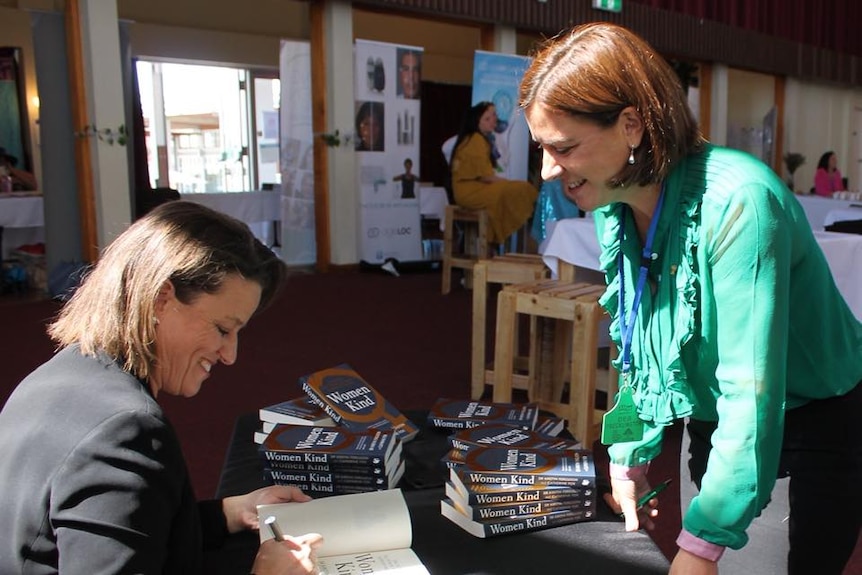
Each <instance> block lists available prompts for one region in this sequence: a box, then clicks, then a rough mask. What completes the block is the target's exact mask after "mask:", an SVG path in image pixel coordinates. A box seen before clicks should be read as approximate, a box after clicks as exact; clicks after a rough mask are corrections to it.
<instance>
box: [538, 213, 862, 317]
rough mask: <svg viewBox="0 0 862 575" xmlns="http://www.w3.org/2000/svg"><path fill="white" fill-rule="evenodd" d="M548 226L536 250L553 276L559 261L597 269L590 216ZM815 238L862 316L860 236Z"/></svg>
mask: <svg viewBox="0 0 862 575" xmlns="http://www.w3.org/2000/svg"><path fill="white" fill-rule="evenodd" d="M548 227H549V231H548V237H547V238H546V239H545V241H544V242H543V243H542V245H541V246H540V248H539V251H540V252H541V254H542V259H543V260H544V261H545V265H547V266H548V268H550V270H551V272H552V273H553V274H554V276H555V277H556V275H557V274H558V273H559V270H560V263H561V262H563V263H567V264H571V265H574V266H577V267H579V268H585V269H588V270H598V269H599V254H600V249H599V241H598V238H597V237H596V225H595V222H594V221H593V220H592V219H588V218H571V219H565V220H558V221H556V222H552V223H551V224H549V226H548ZM814 237H815V238H816V239H817V243H818V244H819V245H820V249H821V250H823V254H824V255H825V256H826V261H827V262H828V263H829V269H830V271H831V272H832V277H833V278H835V284H836V285H837V286H838V290H839V291H840V292H841V295H843V296H844V300H845V301H846V302H847V305H848V306H850V309H851V310H852V311H853V314H854V315H855V316H856V317H857V318H859V319H862V235H857V234H838V233H834V232H825V231H815V232H814ZM586 281H589V280H586Z"/></svg>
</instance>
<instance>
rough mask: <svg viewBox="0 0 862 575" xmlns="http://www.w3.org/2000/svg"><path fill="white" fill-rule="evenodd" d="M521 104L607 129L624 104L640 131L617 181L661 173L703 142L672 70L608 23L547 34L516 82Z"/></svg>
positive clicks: (647, 179)
mask: <svg viewBox="0 0 862 575" xmlns="http://www.w3.org/2000/svg"><path fill="white" fill-rule="evenodd" d="M519 103H520V105H521V107H523V108H529V107H530V106H532V105H533V104H536V103H541V104H543V105H545V106H547V107H549V108H551V109H553V110H557V111H560V112H563V113H566V114H571V115H572V116H577V117H579V118H583V119H587V120H590V121H593V122H595V123H596V124H598V125H599V126H603V127H610V126H612V125H613V124H614V123H615V122H616V121H617V119H618V118H619V115H620V113H622V111H623V110H624V109H625V108H627V107H629V106H632V107H634V109H635V110H636V111H637V113H638V114H639V115H640V117H641V119H642V120H643V123H644V129H645V134H644V135H645V137H644V139H643V141H642V142H641V145H640V146H638V148H637V149H636V150H635V151H634V154H635V159H636V162H635V163H634V164H633V165H628V164H627V165H626V166H625V167H624V168H623V170H622V171H621V172H620V173H619V174H618V176H617V177H616V178H615V183H616V184H617V185H630V184H634V183H636V184H638V185H642V186H643V185H647V184H651V183H655V182H659V181H661V180H663V179H665V178H666V177H667V175H668V173H669V172H670V169H671V167H672V166H673V165H674V164H676V163H677V162H678V161H679V160H680V159H681V158H683V157H685V156H686V155H688V154H690V153H692V152H695V151H697V150H698V149H700V148H701V146H702V145H703V143H704V141H705V140H704V138H703V136H702V135H701V134H700V131H699V129H698V127H697V122H696V121H695V119H694V116H693V115H692V113H691V110H690V109H689V107H688V102H687V100H686V96H685V92H684V90H683V87H682V85H681V82H680V80H679V78H678V77H677V75H676V73H675V72H674V71H673V69H672V68H671V67H670V65H669V64H668V63H667V62H666V61H665V59H664V58H662V56H661V55H659V54H657V53H656V52H655V50H653V49H652V47H651V46H650V45H649V44H647V43H646V42H645V41H644V40H643V39H641V38H640V37H638V36H637V35H635V34H634V33H633V32H631V31H629V30H627V29H625V28H623V27H621V26H617V25H614V24H609V23H592V24H585V25H582V26H578V27H576V28H574V29H573V30H572V31H571V32H569V33H567V34H565V35H561V36H558V37H556V38H552V39H550V40H548V41H547V42H546V43H545V44H544V45H543V46H542V47H540V49H539V51H538V53H537V54H536V55H535V57H534V59H533V61H532V63H531V65H530V67H529V68H528V69H527V72H526V73H525V74H524V78H523V80H522V82H521V87H520V95H519Z"/></svg>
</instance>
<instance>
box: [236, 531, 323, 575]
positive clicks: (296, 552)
mask: <svg viewBox="0 0 862 575" xmlns="http://www.w3.org/2000/svg"><path fill="white" fill-rule="evenodd" d="M322 543H323V537H322V536H321V535H319V534H317V533H308V534H306V535H301V536H299V537H291V536H290V535H284V536H283V537H282V539H281V541H278V540H276V539H267V540H266V541H264V542H263V543H261V545H260V549H258V552H257V557H255V560H254V566H253V567H252V573H254V575H270V574H273V575H274V574H276V573H277V574H279V575H317V573H318V569H317V552H316V550H317V548H318V547H320V545H321V544H322Z"/></svg>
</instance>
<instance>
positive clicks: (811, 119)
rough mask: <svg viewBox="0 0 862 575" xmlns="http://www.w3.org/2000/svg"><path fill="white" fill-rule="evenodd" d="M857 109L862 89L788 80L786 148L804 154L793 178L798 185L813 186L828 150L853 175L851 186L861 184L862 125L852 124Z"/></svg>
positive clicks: (842, 168)
mask: <svg viewBox="0 0 862 575" xmlns="http://www.w3.org/2000/svg"><path fill="white" fill-rule="evenodd" d="M854 108H862V90H858V89H857V90H849V89H837V88H835V87H833V86H827V85H823V84H812V83H806V82H800V81H798V80H794V79H792V78H791V79H789V80H788V81H787V89H786V96H785V114H784V150H785V152H799V153H801V154H802V155H804V156H805V163H804V164H803V165H802V166H801V167H800V168H799V169H798V170H797V171H796V174H795V178H794V179H795V181H796V183H797V187H798V188H800V189H803V190H806V191H807V190H808V189H810V188H811V187H812V186H813V185H814V172H815V170H816V169H817V161H818V160H819V159H820V156H821V154H823V152H826V151H828V150H832V151H834V152H835V153H836V155H837V156H838V169H839V170H841V172H842V173H843V174H844V175H845V176H847V177H848V178H850V180H851V181H850V187H851V188H857V189H858V188H859V187H860V184H862V182H859V181H858V174H857V166H858V162H857V158H859V157H860V149H859V145H858V144H857V143H856V137H855V131H857V130H859V129H860V127H859V126H853V122H854V121H855V117H856V115H855V114H854V113H853V111H854ZM854 180H855V181H854Z"/></svg>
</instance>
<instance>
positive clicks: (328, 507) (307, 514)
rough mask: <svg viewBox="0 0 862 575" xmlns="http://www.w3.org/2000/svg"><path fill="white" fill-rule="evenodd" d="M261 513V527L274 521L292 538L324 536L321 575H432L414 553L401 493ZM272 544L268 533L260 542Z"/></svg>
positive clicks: (262, 509) (288, 506) (275, 507)
mask: <svg viewBox="0 0 862 575" xmlns="http://www.w3.org/2000/svg"><path fill="white" fill-rule="evenodd" d="M257 512H258V517H259V519H260V523H261V525H263V524H264V519H265V518H267V517H268V516H274V517H275V518H276V520H277V521H278V523H279V524H280V525H281V527H282V529H283V530H284V531H285V533H286V534H287V535H302V534H304V533H320V534H321V535H323V545H322V546H321V547H320V548H319V549H318V550H317V556H318V563H319V566H320V568H321V573H326V574H327V575H335V574H336V573H337V574H353V573H362V574H374V573H393V572H397V573H398V574H399V575H430V574H429V573H428V570H427V569H426V568H425V567H424V565H423V564H422V561H421V560H420V559H419V557H418V556H416V554H415V553H414V552H413V551H412V549H411V545H412V543H413V529H412V525H411V523H410V511H409V509H408V508H407V503H406V502H405V501H404V495H403V494H402V493H401V490H400V489H390V490H387V491H369V492H367V493H358V494H351V495H336V496H332V497H324V498H321V499H314V500H312V501H308V502H305V503H279V504H274V505H259V506H258V508H257ZM291 529H296V531H295V532H293V531H290V530H291ZM270 538H272V533H268V532H267V530H266V529H263V528H262V529H261V530H260V540H261V541H265V540H266V539H270ZM359 563H362V565H359ZM341 565H343V567H341ZM393 569H394V571H393Z"/></svg>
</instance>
